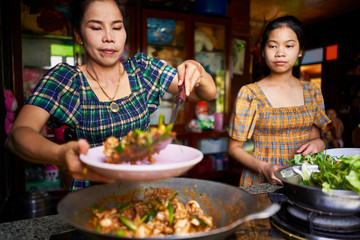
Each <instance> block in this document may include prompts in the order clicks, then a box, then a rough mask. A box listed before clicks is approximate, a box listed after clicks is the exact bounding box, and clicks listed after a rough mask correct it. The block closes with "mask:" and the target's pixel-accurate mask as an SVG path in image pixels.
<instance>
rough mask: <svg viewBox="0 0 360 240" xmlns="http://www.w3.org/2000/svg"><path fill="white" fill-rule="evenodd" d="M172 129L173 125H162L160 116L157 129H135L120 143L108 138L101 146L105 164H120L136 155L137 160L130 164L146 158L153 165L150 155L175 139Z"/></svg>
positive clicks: (115, 139) (114, 138)
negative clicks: (161, 145)
mask: <svg viewBox="0 0 360 240" xmlns="http://www.w3.org/2000/svg"><path fill="white" fill-rule="evenodd" d="M172 128H173V124H168V125H167V126H166V125H165V124H164V119H163V116H162V115H161V114H160V117H159V124H158V127H150V130H149V131H142V130H140V129H135V130H134V131H130V132H129V133H128V134H127V135H126V136H125V137H124V138H123V139H121V140H120V141H119V140H118V139H117V138H116V137H113V136H111V137H108V138H107V139H106V141H105V142H104V144H103V145H104V155H105V156H106V160H105V162H106V163H113V164H120V163H122V162H124V161H128V159H131V156H135V155H136V156H139V158H138V159H137V158H135V159H132V160H130V162H131V163H132V164H134V163H135V162H136V161H137V160H141V159H143V158H146V157H148V161H149V162H150V163H153V162H154V159H153V158H152V154H154V153H157V151H158V146H159V144H161V143H162V142H164V141H166V140H168V139H169V138H175V135H176V134H175V132H172ZM121 155H122V156H128V158H122V157H121ZM124 159H125V160H124Z"/></svg>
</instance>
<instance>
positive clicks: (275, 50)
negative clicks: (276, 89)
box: [263, 26, 302, 73]
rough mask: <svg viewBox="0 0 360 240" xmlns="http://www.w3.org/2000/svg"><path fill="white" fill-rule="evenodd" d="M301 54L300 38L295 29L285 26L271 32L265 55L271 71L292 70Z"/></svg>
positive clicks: (282, 71)
mask: <svg viewBox="0 0 360 240" xmlns="http://www.w3.org/2000/svg"><path fill="white" fill-rule="evenodd" d="M301 55H302V51H300V45H299V40H298V38H297V36H296V33H295V32H294V31H293V30H291V29H290V28H288V27H286V26H284V27H281V28H276V29H274V30H272V31H271V32H270V34H269V37H268V40H267V42H266V45H265V48H264V51H263V57H264V58H265V62H266V64H267V66H268V67H269V68H270V70H271V72H274V73H284V72H288V71H292V68H293V66H294V64H295V62H296V59H297V57H301Z"/></svg>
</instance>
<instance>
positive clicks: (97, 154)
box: [80, 144, 204, 182]
mask: <svg viewBox="0 0 360 240" xmlns="http://www.w3.org/2000/svg"><path fill="white" fill-rule="evenodd" d="M103 150H104V147H103V146H100V147H95V148H91V149H89V151H88V153H87V154H86V155H83V154H81V155H80V159H81V161H82V162H84V163H85V164H87V165H88V167H90V168H92V169H93V170H94V171H97V172H98V173H101V174H102V175H105V176H109V177H112V178H115V179H121V180H127V181H137V182H139V181H153V180H160V179H166V178H171V177H176V176H179V175H181V174H183V173H185V172H187V171H188V170H190V169H191V168H192V167H193V166H194V165H195V164H197V163H199V162H200V161H201V160H202V159H203V157H204V155H203V153H202V152H201V151H199V150H197V149H195V148H192V147H188V146H184V145H178V144H169V145H168V146H167V147H166V148H164V149H163V150H161V151H160V152H159V153H158V154H154V155H153V159H154V160H155V163H153V164H151V163H149V162H148V161H147V160H146V159H145V160H143V161H138V163H137V164H136V165H131V164H130V163H121V164H110V163H105V159H106V157H105V155H104V154H103Z"/></svg>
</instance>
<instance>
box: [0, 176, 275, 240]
mask: <svg viewBox="0 0 360 240" xmlns="http://www.w3.org/2000/svg"><path fill="white" fill-rule="evenodd" d="M240 188H241V189H243V190H245V191H247V192H249V193H251V194H254V195H259V196H261V195H266V194H267V193H270V192H274V191H276V190H277V189H279V188H281V187H280V186H276V185H271V184H266V183H265V184H258V185H252V186H246V187H240ZM259 220H263V219H259ZM263 221H264V220H263ZM249 222H255V220H254V221H249ZM245 223H246V222H245ZM245 223H243V224H245ZM243 224H242V225H243ZM259 224H260V225H261V226H262V229H263V231H267V232H268V231H269V229H268V228H269V226H268V225H267V224H266V223H265V224H264V223H263V222H262V221H260V222H259ZM242 225H241V226H242ZM248 228H253V226H250V227H248V226H247V227H246V229H245V228H240V232H239V233H237V234H236V235H237V239H240V238H243V237H244V236H245V235H248V234H254V233H249V231H248ZM256 228H258V226H257V227H256ZM71 229H73V227H72V226H71V225H70V224H68V223H67V222H65V220H63V219H62V217H61V216H60V215H50V216H45V217H39V218H34V219H25V220H19V221H14V222H6V223H0V239H4V240H5V239H6V240H7V239H16V240H21V239H24V240H31V239H38V240H41V239H44V240H48V239H49V238H50V236H51V235H54V234H57V233H60V232H65V231H69V230H71ZM253 229H255V228H253ZM256 232H259V231H258V230H256ZM256 234H257V233H256ZM267 234H268V233H267ZM270 234H274V233H270ZM258 239H259V238H258ZM274 239H281V238H275V237H274Z"/></svg>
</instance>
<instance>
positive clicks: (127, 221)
mask: <svg viewBox="0 0 360 240" xmlns="http://www.w3.org/2000/svg"><path fill="white" fill-rule="evenodd" d="M119 219H120V221H121V222H122V223H123V224H124V225H125V226H126V227H127V228H128V229H129V230H131V231H133V232H135V231H136V229H137V226H136V225H135V224H134V223H133V221H131V220H130V219H128V218H126V217H123V216H119Z"/></svg>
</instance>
